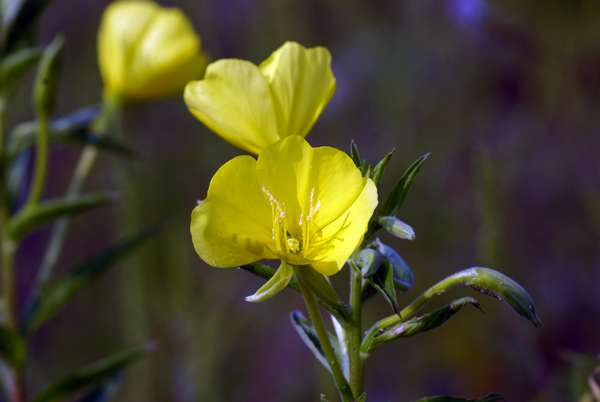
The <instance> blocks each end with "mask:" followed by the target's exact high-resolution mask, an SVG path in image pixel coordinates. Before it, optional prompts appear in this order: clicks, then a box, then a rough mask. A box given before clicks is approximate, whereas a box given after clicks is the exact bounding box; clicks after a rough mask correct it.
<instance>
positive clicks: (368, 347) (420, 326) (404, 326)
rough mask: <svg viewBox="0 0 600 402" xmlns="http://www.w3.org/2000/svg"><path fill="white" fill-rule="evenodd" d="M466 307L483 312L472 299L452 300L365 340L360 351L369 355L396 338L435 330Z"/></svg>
mask: <svg viewBox="0 0 600 402" xmlns="http://www.w3.org/2000/svg"><path fill="white" fill-rule="evenodd" d="M466 305H471V306H473V307H475V308H476V309H477V310H479V311H481V312H483V311H482V310H481V307H480V306H479V302H478V301H477V300H475V299H473V298H472V297H463V298H462V299H458V300H454V301H453V302H452V303H450V304H448V305H446V306H445V307H442V308H439V309H437V310H435V311H433V312H431V313H429V314H425V315H424V316H422V317H415V318H412V319H410V320H408V321H404V322H401V323H399V324H396V325H394V326H392V327H390V328H388V329H386V330H385V331H383V332H378V333H376V334H375V335H374V336H373V337H372V338H368V337H367V338H365V344H364V345H363V347H361V350H362V351H363V352H366V353H370V352H371V351H372V350H373V349H375V348H376V347H377V346H379V345H381V344H382V343H385V342H390V341H393V340H395V339H398V338H407V337H409V336H413V335H416V334H418V333H420V332H425V331H429V330H430V329H434V328H437V327H439V326H441V325H443V324H444V323H446V321H448V320H449V319H450V318H451V317H452V316H453V315H454V314H456V313H457V312H458V311H459V310H460V309H461V308H462V307H463V306H466Z"/></svg>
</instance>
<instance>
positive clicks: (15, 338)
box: [0, 325, 27, 370]
mask: <svg viewBox="0 0 600 402" xmlns="http://www.w3.org/2000/svg"><path fill="white" fill-rule="evenodd" d="M26 354H27V349H26V347H25V341H24V340H23V338H21V337H20V336H19V335H18V334H16V333H14V332H13V331H11V330H10V329H8V328H7V327H5V326H4V325H0V356H1V357H2V359H3V360H4V361H5V362H7V363H8V364H10V365H11V367H13V368H14V369H17V370H19V369H21V368H22V367H23V364H24V363H25V356H26Z"/></svg>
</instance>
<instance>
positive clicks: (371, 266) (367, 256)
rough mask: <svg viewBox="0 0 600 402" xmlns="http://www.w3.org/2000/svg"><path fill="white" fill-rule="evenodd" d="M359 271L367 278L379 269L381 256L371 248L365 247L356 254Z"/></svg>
mask: <svg viewBox="0 0 600 402" xmlns="http://www.w3.org/2000/svg"><path fill="white" fill-rule="evenodd" d="M358 263H359V268H360V273H361V275H362V277H363V278H365V279H366V278H368V277H370V276H371V275H373V274H374V273H375V272H377V270H378V269H379V266H380V265H381V256H380V255H379V253H378V252H377V251H375V250H373V249H371V248H365V249H364V250H362V251H361V252H360V253H359V254H358Z"/></svg>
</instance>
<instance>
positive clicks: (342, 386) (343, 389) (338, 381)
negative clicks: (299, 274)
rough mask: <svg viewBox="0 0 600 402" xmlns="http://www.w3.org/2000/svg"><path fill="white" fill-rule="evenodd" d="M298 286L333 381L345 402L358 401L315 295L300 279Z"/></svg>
mask: <svg viewBox="0 0 600 402" xmlns="http://www.w3.org/2000/svg"><path fill="white" fill-rule="evenodd" d="M298 284H299V285H300V290H301V291H302V296H303V297H304V302H305V303H306V308H307V310H308V314H309V315H310V319H311V320H312V323H313V325H314V327H315V331H316V332H317V336H318V337H319V341H320V343H321V347H322V348H323V352H324V353H325V357H326V358H327V362H328V363H329V367H330V368H331V374H332V375H333V379H334V381H335V385H336V386H337V388H338V390H339V391H340V394H341V396H342V400H343V402H351V401H354V400H356V399H355V398H354V395H353V393H352V390H351V389H350V385H349V384H348V381H347V380H346V377H344V373H343V372H342V368H341V366H340V363H339V361H338V359H337V357H336V356H335V352H334V351H333V347H332V346H331V342H330V341H329V335H328V334H327V329H326V328H325V324H324V323H323V318H322V317H321V313H320V312H319V307H318V306H317V302H316V300H315V295H314V294H313V293H312V291H311V290H310V288H309V287H308V286H307V285H306V284H305V283H304V281H302V279H298Z"/></svg>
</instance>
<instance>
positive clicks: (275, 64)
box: [184, 42, 336, 154]
mask: <svg viewBox="0 0 600 402" xmlns="http://www.w3.org/2000/svg"><path fill="white" fill-rule="evenodd" d="M330 64H331V56H330V54H329V51H328V50H327V49H325V48H324V47H315V48H312V49H306V48H305V47H303V46H301V45H299V44H297V43H294V42H286V43H285V44H284V45H283V46H282V47H280V48H279V49H278V50H277V51H275V52H274V53H273V54H272V55H271V57H269V58H268V59H267V60H265V61H263V62H262V63H261V64H260V66H256V65H254V64H252V63H250V62H249V61H244V60H236V59H224V60H219V61H216V62H214V63H212V64H210V65H209V66H208V68H207V69H206V75H205V77H204V79H203V80H202V81H194V82H190V83H189V84H188V85H187V86H186V88H185V93H184V99H185V102H186V104H187V106H188V108H189V109H190V112H192V114H193V115H194V116H196V117H197V118H198V119H199V120H200V121H202V122H203V123H204V124H206V125H207V126H208V128H210V129H211V130H213V131H214V132H216V133H217V134H219V135H220V136H221V137H223V138H224V139H225V140H226V141H228V142H230V143H231V144H233V145H235V146H236V147H238V148H241V149H243V150H245V151H248V152H250V153H254V154H258V153H259V152H260V151H262V149H263V148H265V147H266V146H267V145H270V144H273V143H275V142H277V141H279V140H280V139H281V138H285V137H287V136H289V135H294V134H296V135H300V136H302V137H306V134H308V131H309V130H310V129H311V128H312V126H313V124H314V123H315V121H316V120H317V118H318V117H319V115H320V114H321V112H322V111H323V109H324V108H325V106H327V103H328V102H329V100H330V99H331V97H332V96H333V94H334V92H335V88H336V83H335V78H334V77H333V73H332V71H331V67H330Z"/></svg>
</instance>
